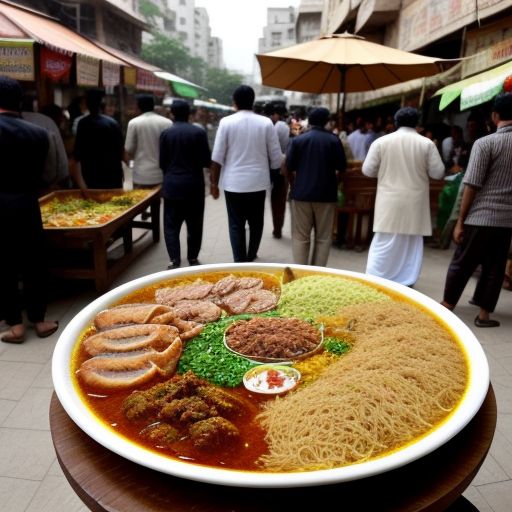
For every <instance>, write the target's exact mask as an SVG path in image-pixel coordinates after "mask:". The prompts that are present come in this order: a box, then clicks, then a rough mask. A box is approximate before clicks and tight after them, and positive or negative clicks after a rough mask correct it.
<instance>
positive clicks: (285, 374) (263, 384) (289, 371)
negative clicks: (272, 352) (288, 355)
mask: <svg viewBox="0 0 512 512" xmlns="http://www.w3.org/2000/svg"><path fill="white" fill-rule="evenodd" d="M272 370H274V371H275V372H277V374H278V378H279V379H282V384H281V385H272V384H271V383H269V380H268V377H269V372H270V371H272ZM299 380H300V372H299V370H296V369H295V368H292V367H291V366H284V365H277V364H262V365H260V366H256V367H255V368H251V369H250V370H248V371H247V372H246V373H245V375H244V378H243V383H244V386H245V387H246V388H247V389H248V390H249V391H253V392H254V393H262V394H264V395H280V394H281V393H287V392H288V391H291V390H292V389H294V388H295V387H296V386H297V384H298V383H299Z"/></svg>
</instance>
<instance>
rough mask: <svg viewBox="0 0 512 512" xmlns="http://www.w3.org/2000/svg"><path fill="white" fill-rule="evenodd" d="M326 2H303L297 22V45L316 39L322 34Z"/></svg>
mask: <svg viewBox="0 0 512 512" xmlns="http://www.w3.org/2000/svg"><path fill="white" fill-rule="evenodd" d="M324 3H325V1H324V0H302V1H301V2H300V5H299V10H298V13H297V20H296V22H295V34H296V39H297V43H305V42H306V41H311V40H312V39H316V38H317V37H318V36H319V35H320V32H321V25H322V11H323V8H324Z"/></svg>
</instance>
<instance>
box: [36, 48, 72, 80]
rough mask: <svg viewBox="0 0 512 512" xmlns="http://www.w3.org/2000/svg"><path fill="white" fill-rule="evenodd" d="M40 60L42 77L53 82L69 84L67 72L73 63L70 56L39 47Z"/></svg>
mask: <svg viewBox="0 0 512 512" xmlns="http://www.w3.org/2000/svg"><path fill="white" fill-rule="evenodd" d="M40 60H41V74H42V75H44V76H47V77H49V78H50V79H51V80H53V81H54V82H59V81H64V82H69V72H70V71H71V64H72V62H73V58H72V57H71V56H69V55H65V54H63V53H59V52H56V51H54V50H50V48H46V46H41V51H40Z"/></svg>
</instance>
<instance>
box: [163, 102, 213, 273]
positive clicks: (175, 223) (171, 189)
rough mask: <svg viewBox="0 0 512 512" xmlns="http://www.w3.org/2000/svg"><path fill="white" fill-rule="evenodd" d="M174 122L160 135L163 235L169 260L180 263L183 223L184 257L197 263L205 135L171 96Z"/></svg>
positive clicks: (207, 154)
mask: <svg viewBox="0 0 512 512" xmlns="http://www.w3.org/2000/svg"><path fill="white" fill-rule="evenodd" d="M171 114H172V116H173V119H174V124H173V125H172V126H171V127H170V128H167V130H165V131H164V132H162V135H161V136H160V168H161V169H162V171H163V173H164V182H163V186H162V196H163V198H164V237H165V244H166V246H167V252H168V253H169V258H170V260H171V263H170V264H169V267H168V268H178V267H179V266H180V265H181V248H180V231H181V226H182V224H183V222H185V223H186V225H187V245H188V247H187V259H188V261H189V263H190V265H198V264H199V261H198V259H197V257H198V255H199V251H200V249H201V242H202V238H203V214H204V174H203V168H204V167H209V166H210V156H211V155H210V148H209V146H208V137H207V134H206V131H205V130H204V129H203V128H199V127H198V126H194V125H192V124H190V123H189V122H188V118H189V115H190V106H189V104H188V103H187V102H186V101H183V100H174V101H173V103H172V106H171Z"/></svg>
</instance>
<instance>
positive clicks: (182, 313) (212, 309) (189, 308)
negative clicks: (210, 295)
mask: <svg viewBox="0 0 512 512" xmlns="http://www.w3.org/2000/svg"><path fill="white" fill-rule="evenodd" d="M172 310H173V312H174V313H175V314H176V316H178V317H179V318H181V319H182V320H190V321H192V322H197V323H200V324H205V323H207V322H215V321H216V320H218V319H219V318H220V316H221V314H222V309H220V308H219V306H217V305H215V304H214V303H213V302H210V301H209V300H180V301H179V302H177V303H176V304H174V306H173V307H172Z"/></svg>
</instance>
